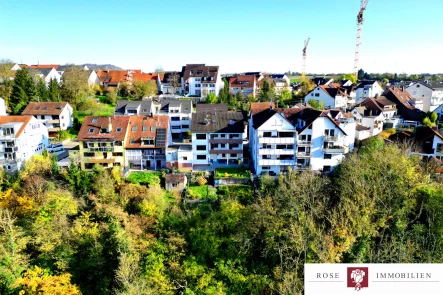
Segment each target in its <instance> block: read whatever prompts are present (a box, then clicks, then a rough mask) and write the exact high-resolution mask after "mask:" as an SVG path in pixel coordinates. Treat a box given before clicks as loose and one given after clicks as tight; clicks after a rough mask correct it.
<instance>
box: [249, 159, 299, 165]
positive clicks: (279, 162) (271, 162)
mask: <svg viewBox="0 0 443 295" xmlns="http://www.w3.org/2000/svg"><path fill="white" fill-rule="evenodd" d="M295 163H296V161H295V160H259V161H258V164H259V165H260V166H276V165H278V166H279V165H285V166H294V165H295Z"/></svg>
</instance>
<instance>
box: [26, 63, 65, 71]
mask: <svg viewBox="0 0 443 295" xmlns="http://www.w3.org/2000/svg"><path fill="white" fill-rule="evenodd" d="M59 66H60V65H57V64H41V65H40V64H38V65H30V66H26V68H28V69H50V70H51V69H53V68H54V69H56V70H57V69H58V67H59Z"/></svg>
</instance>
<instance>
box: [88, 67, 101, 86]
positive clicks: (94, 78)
mask: <svg viewBox="0 0 443 295" xmlns="http://www.w3.org/2000/svg"><path fill="white" fill-rule="evenodd" d="M85 67H86V66H85ZM85 71H88V74H89V75H88V85H89V86H92V85H100V79H99V78H98V75H97V72H96V71H95V70H89V69H88V68H87V67H86V69H85Z"/></svg>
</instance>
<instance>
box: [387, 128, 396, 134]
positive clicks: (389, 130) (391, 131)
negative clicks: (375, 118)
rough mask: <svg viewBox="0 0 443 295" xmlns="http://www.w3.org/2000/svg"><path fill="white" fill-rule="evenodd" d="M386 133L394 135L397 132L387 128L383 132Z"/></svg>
mask: <svg viewBox="0 0 443 295" xmlns="http://www.w3.org/2000/svg"><path fill="white" fill-rule="evenodd" d="M385 131H386V132H387V133H389V134H391V135H392V134H395V133H396V132H397V131H396V130H395V128H389V129H386V130H385Z"/></svg>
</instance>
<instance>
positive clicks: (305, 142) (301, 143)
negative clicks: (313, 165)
mask: <svg viewBox="0 0 443 295" xmlns="http://www.w3.org/2000/svg"><path fill="white" fill-rule="evenodd" d="M297 145H298V146H311V145H312V141H308V140H297Z"/></svg>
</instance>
